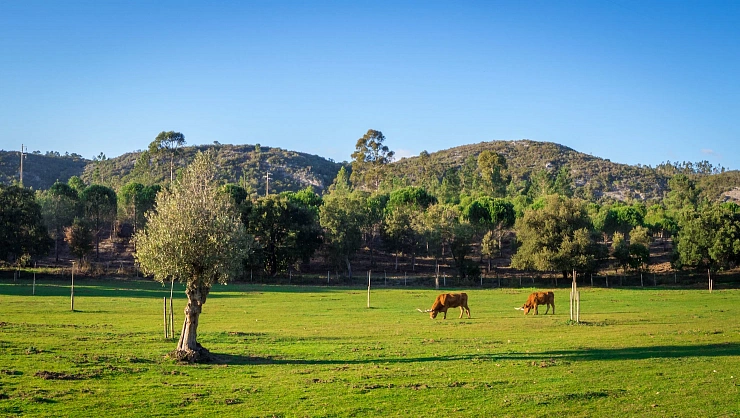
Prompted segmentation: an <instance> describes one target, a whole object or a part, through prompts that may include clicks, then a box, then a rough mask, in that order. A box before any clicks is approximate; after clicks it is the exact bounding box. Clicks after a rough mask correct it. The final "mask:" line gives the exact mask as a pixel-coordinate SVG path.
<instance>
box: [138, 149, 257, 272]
mask: <svg viewBox="0 0 740 418" xmlns="http://www.w3.org/2000/svg"><path fill="white" fill-rule="evenodd" d="M135 240H136V243H137V252H136V260H137V261H138V262H139V263H140V264H141V268H142V270H143V271H144V272H145V273H147V274H152V275H154V279H155V280H157V281H159V282H163V283H164V282H165V281H168V279H169V278H173V279H175V280H178V281H180V282H184V283H187V284H188V286H191V285H195V286H205V287H210V286H211V285H212V284H213V283H216V282H226V281H228V280H229V279H231V278H233V277H234V276H236V275H238V274H239V273H240V271H241V268H242V263H243V260H244V259H245V257H246V256H247V255H248V254H249V252H250V251H251V248H252V239H251V237H250V236H248V235H247V234H246V231H245V229H244V225H243V224H242V223H241V221H240V220H239V217H238V215H237V213H236V211H235V209H234V205H233V203H232V201H231V198H230V196H228V195H226V194H225V193H223V192H221V191H220V189H219V187H218V184H217V183H216V181H215V164H214V162H213V158H212V156H210V155H209V154H202V153H199V154H198V155H197V156H196V158H195V160H194V161H193V163H192V164H190V165H189V166H188V167H187V168H186V170H185V173H184V175H183V178H182V180H181V181H179V182H176V183H175V184H173V186H172V188H171V189H170V190H163V191H162V192H160V193H159V194H158V195H157V203H156V208H155V210H154V211H152V212H149V213H148V215H147V227H146V229H145V230H143V231H141V232H139V233H137V234H136V236H135Z"/></svg>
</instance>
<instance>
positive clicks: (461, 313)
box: [458, 306, 465, 319]
mask: <svg viewBox="0 0 740 418" xmlns="http://www.w3.org/2000/svg"><path fill="white" fill-rule="evenodd" d="M464 313H465V308H463V307H462V306H461V307H460V318H458V319H461V318H462V317H463V314H464Z"/></svg>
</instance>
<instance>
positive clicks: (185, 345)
mask: <svg viewBox="0 0 740 418" xmlns="http://www.w3.org/2000/svg"><path fill="white" fill-rule="evenodd" d="M210 290H211V289H210V288H209V287H206V286H204V285H202V284H188V287H187V289H186V290H185V294H186V295H187V297H188V304H187V306H186V307H185V322H184V323H183V324H182V333H181V334H180V340H179V341H178V343H177V349H176V350H175V352H174V353H173V357H175V358H176V359H177V360H180V361H187V362H190V363H197V362H201V361H206V360H208V358H209V352H208V350H206V349H205V348H203V346H201V345H200V344H199V343H198V340H197V337H198V318H199V317H200V313H201V312H202V311H203V304H204V303H206V297H207V296H208V292H210Z"/></svg>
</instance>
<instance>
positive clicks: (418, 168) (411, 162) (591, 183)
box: [393, 139, 740, 200]
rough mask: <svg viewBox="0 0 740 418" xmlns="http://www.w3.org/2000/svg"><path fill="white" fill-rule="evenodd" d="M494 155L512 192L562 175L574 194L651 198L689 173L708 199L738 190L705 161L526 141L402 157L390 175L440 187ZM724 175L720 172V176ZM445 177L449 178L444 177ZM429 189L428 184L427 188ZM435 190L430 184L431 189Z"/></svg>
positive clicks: (735, 177)
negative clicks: (486, 154) (632, 157)
mask: <svg viewBox="0 0 740 418" xmlns="http://www.w3.org/2000/svg"><path fill="white" fill-rule="evenodd" d="M486 150H489V151H492V152H495V153H498V154H500V155H502V156H504V157H505V159H506V163H507V166H508V174H510V175H511V182H512V184H511V185H510V188H523V187H525V185H526V183H527V182H530V183H531V182H537V181H538V178H542V177H548V176H549V177H550V178H555V177H556V176H557V175H558V173H559V172H561V170H562V171H564V172H565V173H567V175H568V176H569V178H570V184H571V187H572V188H573V191H574V194H575V195H576V196H579V197H582V198H585V199H588V200H599V199H601V198H604V197H607V198H613V199H617V200H626V199H632V198H636V199H655V198H661V197H663V196H664V194H665V193H666V192H667V190H668V180H669V179H670V178H671V177H672V176H673V175H675V174H677V173H684V174H687V175H691V176H693V177H695V178H696V179H697V181H698V182H699V184H700V186H703V187H702V188H704V189H706V193H707V195H708V196H707V197H710V198H712V199H717V198H721V195H722V194H723V193H725V192H728V191H732V190H733V188H736V187H739V186H740V173H739V172H737V171H728V172H724V169H717V168H715V167H712V166H711V164H709V163H708V162H706V161H704V162H700V163H696V164H694V163H681V164H679V163H664V164H661V165H659V166H658V167H655V168H653V167H649V166H632V165H627V164H618V163H614V162H611V161H609V160H608V159H603V158H599V157H594V156H592V155H589V154H584V153H581V152H578V151H575V150H573V149H571V148H568V147H566V146H563V145H559V144H555V143H551V142H537V141H530V140H526V139H523V140H517V141H491V142H481V143H478V144H471V145H463V146H459V147H455V148H450V149H447V150H443V151H439V152H435V153H426V152H422V153H421V154H420V155H419V156H416V157H411V158H405V159H403V160H400V161H398V162H396V163H394V165H393V166H394V174H395V175H396V176H401V177H406V178H408V179H409V181H410V182H411V183H413V184H418V185H429V184H431V185H433V184H434V183H437V184H439V183H440V182H441V181H442V179H443V178H444V177H445V176H446V175H447V174H449V173H450V170H454V171H456V172H457V174H458V177H461V176H464V172H465V171H466V170H467V171H471V172H472V171H474V170H475V168H476V165H477V158H478V156H479V155H480V153H481V152H483V151H486ZM720 171H722V172H720ZM446 173H447V174H446ZM427 187H430V186H427ZM431 187H433V186H431Z"/></svg>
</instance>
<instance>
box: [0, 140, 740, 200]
mask: <svg viewBox="0 0 740 418" xmlns="http://www.w3.org/2000/svg"><path fill="white" fill-rule="evenodd" d="M205 150H213V151H214V152H215V153H216V158H217V161H218V163H219V165H220V167H221V178H222V179H224V180H225V181H227V182H230V183H236V184H240V185H242V186H243V187H244V188H245V189H247V190H249V191H250V193H252V194H260V195H262V194H264V193H265V188H266V186H267V181H266V180H267V179H266V177H265V176H266V175H267V173H268V172H269V173H270V184H269V187H270V191H271V192H274V193H279V192H282V191H286V190H292V191H296V190H299V189H302V188H305V187H306V186H312V187H314V189H315V190H316V191H317V192H319V193H320V192H321V191H323V190H324V189H325V188H326V187H328V185H330V184H331V182H332V181H333V180H334V177H335V176H336V174H337V172H338V171H339V168H340V167H341V164H339V163H335V162H333V161H331V160H328V159H326V158H323V157H321V156H318V155H311V154H305V153H301V152H296V151H289V150H284V149H281V148H273V147H267V146H260V145H259V144H255V145H222V144H218V143H216V144H213V145H198V146H188V147H184V148H182V149H180V155H179V157H178V158H177V160H176V167H178V168H182V167H184V166H185V165H186V164H187V162H189V161H190V160H192V158H193V157H194V156H195V153H196V152H198V151H205ZM485 150H490V151H493V152H496V153H498V154H501V155H503V156H504V157H505V158H506V161H507V164H508V173H509V174H510V175H511V177H512V182H513V183H514V186H515V187H517V186H518V185H520V184H521V183H523V182H524V181H525V180H530V179H532V178H533V177H536V176H538V175H540V174H541V173H547V174H548V175H550V176H554V175H555V174H556V173H557V172H558V171H559V170H561V169H565V170H566V171H567V172H568V174H569V175H570V179H571V181H572V187H573V189H574V192H575V195H576V196H579V197H582V198H585V199H588V200H594V201H598V200H602V199H616V200H627V199H632V198H635V199H641V200H654V199H660V198H662V197H663V196H665V194H666V193H667V191H668V180H669V179H670V178H671V176H673V175H675V174H676V173H685V174H688V175H690V176H691V177H692V178H694V179H695V180H696V181H697V184H698V186H699V187H700V188H701V189H702V190H703V191H702V193H703V195H704V196H706V197H708V198H710V199H721V200H734V201H740V172H739V171H724V170H722V171H721V172H720V171H719V170H717V169H715V168H713V167H711V165H709V164H708V163H707V162H701V163H698V164H696V165H694V164H692V163H682V164H678V163H664V164H661V165H660V166H658V167H655V168H653V167H650V166H641V165H637V166H632V165H628V164H619V163H614V162H611V161H609V160H608V159H604V158H599V157H595V156H592V155H589V154H584V153H581V152H578V151H575V150H573V149H571V148H568V147H566V146H563V145H559V144H555V143H551V142H537V141H531V140H526V139H523V140H518V141H490V142H481V143H477V144H470V145H463V146H459V147H454V148H450V149H446V150H442V151H438V152H434V153H427V152H422V153H421V154H420V155H419V156H416V157H411V158H404V159H402V160H400V161H397V162H394V163H392V164H391V170H392V173H393V176H394V177H395V178H402V179H404V182H405V183H408V184H413V185H422V186H424V185H429V184H430V182H431V183H437V184H439V182H441V180H442V178H443V177H444V176H445V173H449V172H450V170H452V171H459V170H462V169H464V167H465V166H466V164H467V165H469V164H475V161H476V159H477V157H478V155H480V153H481V152H483V151H485ZM18 158H19V156H18V152H13V151H0V183H3V184H9V183H12V182H14V181H16V180H17V179H18V174H19V173H18V171H19V159H18ZM75 175H77V176H80V177H82V179H83V180H84V181H85V182H86V183H88V184H91V183H101V184H106V185H109V186H112V187H114V188H118V187H120V186H122V185H123V184H126V183H127V182H129V181H138V182H140V183H143V184H153V183H161V182H163V181H165V179H167V178H168V177H169V164H168V163H167V162H166V161H165V160H161V159H158V158H155V157H153V156H150V155H149V153H148V152H146V151H136V152H131V153H126V154H123V155H121V156H119V157H115V158H110V159H108V158H105V157H104V156H101V157H100V158H95V159H93V160H87V159H84V158H82V157H81V156H79V155H77V154H71V155H66V154H65V155H60V154H59V153H58V152H47V153H46V154H43V155H42V154H41V153H39V152H38V151H37V152H35V153H31V154H28V155H27V156H26V160H25V163H24V183H25V184H26V186H29V187H32V188H34V189H47V188H49V187H50V186H51V185H52V184H53V183H54V182H55V181H56V180H59V181H62V182H66V181H67V180H68V179H69V178H70V177H71V176H75Z"/></svg>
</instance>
